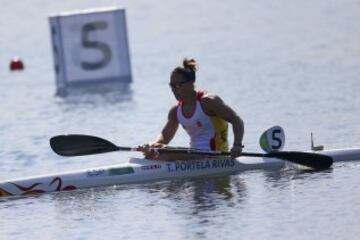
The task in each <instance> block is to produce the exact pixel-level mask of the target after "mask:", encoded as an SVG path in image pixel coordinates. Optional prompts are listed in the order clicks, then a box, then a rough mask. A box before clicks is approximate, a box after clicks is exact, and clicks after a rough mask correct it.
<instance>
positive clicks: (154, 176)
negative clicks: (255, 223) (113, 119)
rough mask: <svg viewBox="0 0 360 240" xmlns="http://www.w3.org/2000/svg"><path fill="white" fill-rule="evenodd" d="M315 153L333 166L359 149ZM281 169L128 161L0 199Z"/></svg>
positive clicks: (253, 161) (35, 184)
mask: <svg viewBox="0 0 360 240" xmlns="http://www.w3.org/2000/svg"><path fill="white" fill-rule="evenodd" d="M319 153H322V154H326V155H329V156H331V157H333V159H334V161H335V162H340V161H351V160H360V149H339V150H327V151H321V152H319ZM284 166H285V162H284V161H283V160H279V159H276V158H258V157H256V158H254V157H239V158H238V159H236V160H232V159H228V158H217V159H199V160H187V161H171V162H170V161H153V160H146V159H140V158H132V159H130V161H129V162H127V163H123V164H117V165H111V166H105V167H99V168H92V169H85V170H79V171H74V172H68V173H60V174H50V175H44V176H38V177H30V178H22V179H13V180H8V181H4V182H0V197H4V196H21V195H29V194H36V193H46V192H57V191H70V190H76V189H85V188H91V187H98V186H110V185H118V184H132V183H146V182H152V181H159V180H165V179H167V180H170V179H174V178H189V177H200V176H208V175H220V174H231V173H237V172H241V171H246V170H254V169H269V168H282V167H284Z"/></svg>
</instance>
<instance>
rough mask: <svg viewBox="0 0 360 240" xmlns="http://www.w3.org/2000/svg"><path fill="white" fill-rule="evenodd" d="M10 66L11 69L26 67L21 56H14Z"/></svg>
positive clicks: (16, 69)
mask: <svg viewBox="0 0 360 240" xmlns="http://www.w3.org/2000/svg"><path fill="white" fill-rule="evenodd" d="M9 68H10V71H21V70H23V69H24V63H23V61H22V60H21V59H20V58H18V57H14V58H13V59H11V61H10V66H9Z"/></svg>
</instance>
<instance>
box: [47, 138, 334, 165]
mask: <svg viewBox="0 0 360 240" xmlns="http://www.w3.org/2000/svg"><path fill="white" fill-rule="evenodd" d="M50 146H51V148H52V150H53V151H54V152H56V153H57V154H59V155H61V156H67V157H70V156H83V155H90V154H98V153H106V152H113V151H139V150H137V148H131V147H120V146H116V145H115V144H113V143H112V142H110V141H108V140H105V139H102V138H100V137H96V136H89V135H79V134H71V135H58V136H54V137H52V138H51V139H50ZM156 150H157V151H158V152H159V153H186V154H198V155H207V156H223V155H230V153H229V152H221V151H216V152H206V151H200V150H196V149H191V148H179V149H177V148H158V149H156ZM242 156H247V157H268V158H279V159H282V160H285V161H289V162H292V163H296V164H299V165H304V166H307V167H311V168H314V169H325V168H329V167H330V166H331V165H332V163H333V159H332V158H331V157H330V156H326V155H322V154H317V153H308V152H295V151H286V152H285V151H282V152H271V153H265V154H262V153H246V152H243V153H242Z"/></svg>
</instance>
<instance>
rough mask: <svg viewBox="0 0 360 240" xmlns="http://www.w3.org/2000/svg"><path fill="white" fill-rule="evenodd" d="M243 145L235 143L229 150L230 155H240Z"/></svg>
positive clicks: (234, 156) (235, 156) (232, 156)
mask: <svg viewBox="0 0 360 240" xmlns="http://www.w3.org/2000/svg"><path fill="white" fill-rule="evenodd" d="M242 149H243V146H242V145H239V146H238V145H235V146H233V147H232V148H231V150H230V156H231V158H232V159H235V158H237V157H240V156H241V153H242Z"/></svg>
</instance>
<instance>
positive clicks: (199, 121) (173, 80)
mask: <svg viewBox="0 0 360 240" xmlns="http://www.w3.org/2000/svg"><path fill="white" fill-rule="evenodd" d="M196 70H197V66H196V61H195V60H194V59H188V58H185V59H184V60H183V66H178V67H176V68H175V69H174V70H173V71H172V72H171V76H170V83H169V86H170V88H171V90H172V92H173V94H174V96H175V98H176V100H177V101H178V103H177V104H176V106H174V107H172V108H171V109H170V111H169V114H168V119H167V122H166V124H165V126H164V127H163V129H162V131H161V133H160V135H159V136H158V137H157V138H156V140H155V141H154V142H152V143H149V144H144V145H142V146H139V150H141V151H143V152H144V155H145V157H146V158H148V159H159V160H175V159H179V160H181V159H194V158H199V156H196V155H194V154H193V155H190V154H178V153H176V154H175V153H171V154H164V153H162V154H158V152H157V151H156V150H155V149H156V148H168V146H167V144H169V142H170V141H171V140H172V139H173V137H174V136H175V133H176V131H177V129H178V127H179V124H180V125H181V126H182V127H183V128H184V129H185V131H186V132H187V133H188V134H189V136H190V148H194V149H199V150H202V151H228V123H230V124H231V125H232V130H233V133H234V142H233V144H232V146H231V148H230V153H231V157H232V158H235V157H238V156H240V155H241V152H242V147H243V145H242V140H243V136H244V123H243V121H242V119H241V118H240V117H239V116H238V115H237V114H236V113H235V111H234V110H233V109H232V108H231V107H230V106H228V105H226V104H225V103H224V102H223V101H222V99H221V98H220V97H219V96H217V95H215V94H211V93H208V92H205V91H197V90H196V89H195V85H194V83H195V80H196ZM154 148H155V149H154ZM202 157H204V156H202Z"/></svg>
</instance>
